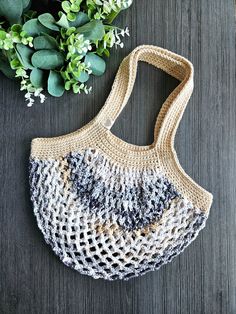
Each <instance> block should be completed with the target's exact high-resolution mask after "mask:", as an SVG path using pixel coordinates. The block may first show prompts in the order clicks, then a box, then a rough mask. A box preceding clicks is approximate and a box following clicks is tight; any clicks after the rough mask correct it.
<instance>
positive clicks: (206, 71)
mask: <svg viewBox="0 0 236 314" xmlns="http://www.w3.org/2000/svg"><path fill="white" fill-rule="evenodd" d="M44 3H46V2H44ZM41 6H42V4H41ZM41 8H42V10H44V7H43V6H42V7H41ZM234 10H235V9H234V2H233V1H232V0H227V1H221V0H209V1H204V0H199V1H191V0H183V1H177V0H166V1H161V0H149V1H138V0H136V1H134V3H133V6H132V7H131V9H130V10H128V11H125V12H123V13H122V15H121V16H120V17H119V18H118V20H117V23H118V24H119V25H120V26H123V25H128V26H129V27H130V32H131V37H130V39H126V40H125V48H124V49H123V50H122V49H121V50H115V49H114V50H113V52H112V56H111V58H110V60H109V61H108V71H107V72H106V74H105V75H104V76H103V77H101V78H96V79H93V80H92V81H91V84H92V85H93V93H92V94H91V95H89V96H83V95H81V96H74V95H71V94H70V95H68V94H66V95H64V96H63V97H62V98H60V99H56V98H51V97H48V99H47V102H46V103H45V104H43V105H41V104H35V105H34V106H33V107H32V108H30V109H29V108H27V107H26V105H25V103H24V100H23V95H22V93H21V92H20V91H19V90H18V85H17V84H16V83H15V82H10V81H8V80H7V79H5V78H3V77H2V76H1V82H0V91H1V96H0V105H1V115H0V143H1V150H0V178H1V189H0V199H1V209H0V230H1V237H0V248H1V258H0V267H1V274H0V313H6V314H8V313H19V314H23V313H27V314H28V313H39V314H44V313H45V314H46V313H70V314H73V313H76V314H77V313H81V314H82V313H86V314H92V313H94V314H95V313H98V314H100V313H101V314H103V313H109V314H113V313H114V314H122V313H124V314H131V313H134V314H146V313H148V314H156V313H163V314H164V313H167V314H169V313H171V314H175V313H181V314H185V313H186V314H189V313H191V314H194V313H196V314H199V313H201V314H202V313H206V314H209V313H214V314H218V313H222V314H226V313H227V314H234V313H236V300H235V293H236V260H235V256H236V246H235V239H236V231H235V230H236V228H235V227H236V226H235V223H236V210H235V204H236V199H235V194H236V193H235V183H236V179H235V178H236V123H235V118H236V106H235V29H234V27H235V25H234V12H235V11H234ZM138 44H155V45H159V46H162V47H164V48H167V49H170V50H172V51H175V52H177V53H180V54H182V55H184V56H185V57H187V58H189V59H190V60H191V61H192V62H193V64H194V67H195V90H194V94H193V96H192V98H191V100H190V103H189V106H188V107H187V110H186V112H185V114H184V117H183V120H182V122H181V125H180V128H179V130H178V134H177V139H176V148H177V152H178V155H179V159H180V161H181V164H182V166H183V167H184V169H185V170H186V172H187V173H188V174H189V175H191V176H192V177H193V178H194V179H195V180H196V181H197V182H198V183H200V184H201V185H202V186H204V187H205V188H207V189H208V190H209V191H211V192H212V193H213V194H214V204H213V207H212V210H211V214H210V217H209V220H208V223H207V226H206V228H205V230H204V231H203V232H201V234H200V235H199V237H198V239H197V240H196V241H195V242H194V243H193V244H192V245H191V246H190V247H189V248H188V249H186V251H185V252H184V253H183V254H182V255H180V256H179V257H177V258H176V259H175V260H174V261H173V262H172V263H171V264H169V265H166V266H164V267H162V268H161V269H160V270H159V271H157V272H153V273H149V274H147V275H145V276H143V277H141V278H136V279H132V280H130V281H128V282H119V281H117V282H106V281H103V280H97V281H95V280H93V279H91V278H88V277H86V276H81V275H79V274H78V273H76V272H75V271H73V270H71V269H68V268H66V267H65V266H64V265H63V264H62V263H61V262H59V260H58V258H57V257H55V256H54V254H53V253H52V251H51V250H50V249H49V247H48V246H47V245H46V244H45V242H44V240H43V238H42V235H41V233H40V231H39V230H38V229H37V226H36V221H35V218H34V216H33V214H32V208H31V204H30V201H29V187H28V178H27V165H28V156H29V149H30V141H31V139H32V138H34V137H37V136H55V135H60V134H64V133H67V132H71V131H73V130H75V129H77V128H79V127H81V126H82V125H84V124H85V123H87V122H88V121H90V120H91V119H92V118H93V117H94V116H95V114H96V113H97V112H98V111H99V109H100V108H101V107H102V105H103V103H104V101H105V99H106V97H107V95H108V93H109V89H110V87H111V84H112V80H113V78H114V75H115V72H116V70H117V68H118V65H119V63H120V61H121V60H122V59H123V57H124V56H125V55H126V54H127V53H128V52H130V51H131V49H133V48H135V47H136V46H137V45H138ZM175 84H176V82H175V80H173V79H171V78H170V77H168V76H167V75H165V74H163V73H161V72H160V71H157V70H155V69H153V68H152V67H150V66H147V65H144V64H141V65H140V67H139V72H138V77H137V82H136V84H135V88H134V91H133V94H132V96H131V99H130V101H129V103H128V105H127V107H126V108H125V110H124V111H123V112H122V114H121V116H120V118H119V119H118V121H117V123H116V124H115V126H114V128H113V132H114V133H115V134H116V135H118V136H120V137H121V138H122V139H124V140H126V141H128V142H132V143H135V144H138V145H144V144H148V143H151V142H152V139H153V134H152V132H153V127H154V123H155V116H156V114H157V113H158V111H159V109H160V106H161V104H162V103H163V101H164V99H165V98H166V97H167V95H168V93H169V92H170V91H171V90H172V89H173V88H174V86H175Z"/></svg>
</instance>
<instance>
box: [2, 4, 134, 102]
mask: <svg viewBox="0 0 236 314" xmlns="http://www.w3.org/2000/svg"><path fill="white" fill-rule="evenodd" d="M131 4H132V0H68V1H61V11H59V12H58V14H57V17H54V16H53V15H52V14H51V13H44V14H41V15H38V14H37V12H34V11H31V10H29V9H30V1H29V0H14V1H13V0H0V16H2V20H1V19H0V71H2V72H3V73H4V74H5V75H6V76H8V77H9V78H15V79H19V80H20V85H21V87H20V89H21V90H23V91H25V92H26V94H25V99H26V101H27V103H28V106H32V104H33V103H34V101H35V100H34V98H35V97H37V98H39V100H40V102H44V100H45V98H46V97H45V95H44V91H45V89H47V91H48V93H49V94H50V95H52V96H55V97H60V96H62V95H63V93H64V92H65V91H68V90H72V91H73V92H74V93H81V92H84V93H86V94H88V93H90V92H91V89H92V87H91V86H90V87H89V86H87V85H86V84H87V81H88V80H89V78H90V76H91V75H95V76H100V75H102V74H103V73H104V72H105V69H106V63H105V60H104V57H109V55H110V49H111V48H112V47H113V46H116V47H121V48H122V47H123V42H122V39H123V37H124V36H126V35H128V36H129V30H128V28H127V27H126V28H124V29H120V28H118V27H116V26H114V25H113V24H112V23H113V20H114V18H115V17H116V16H117V15H118V14H119V13H120V12H121V11H122V10H124V9H127V8H128V7H129V6H130V5H131Z"/></svg>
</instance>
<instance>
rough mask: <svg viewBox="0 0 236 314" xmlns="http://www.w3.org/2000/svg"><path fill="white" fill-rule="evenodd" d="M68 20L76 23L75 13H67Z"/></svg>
mask: <svg viewBox="0 0 236 314" xmlns="http://www.w3.org/2000/svg"><path fill="white" fill-rule="evenodd" d="M67 19H68V20H69V21H71V22H73V21H75V20H76V14H75V13H73V12H69V13H67Z"/></svg>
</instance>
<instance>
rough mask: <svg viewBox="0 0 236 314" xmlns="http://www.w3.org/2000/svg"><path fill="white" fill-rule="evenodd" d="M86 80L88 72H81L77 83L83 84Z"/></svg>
mask: <svg viewBox="0 0 236 314" xmlns="http://www.w3.org/2000/svg"><path fill="white" fill-rule="evenodd" d="M88 79H89V74H88V72H85V71H83V72H81V73H80V76H79V78H78V79H77V80H78V81H79V82H81V83H85V82H87V81H88Z"/></svg>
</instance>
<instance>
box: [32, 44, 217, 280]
mask: <svg viewBox="0 0 236 314" xmlns="http://www.w3.org/2000/svg"><path fill="white" fill-rule="evenodd" d="M139 60H140V61H145V62H147V63H150V64H152V65H154V66H155V67H157V68H159V69H162V70H163V71H165V72H167V73H168V74H170V75H172V76H173V77H175V78H176V79H178V80H179V81H180V84H179V85H178V86H177V87H176V88H175V90H174V91H173V92H172V93H171V94H170V96H169V97H168V98H167V100H166V101H165V103H164V104H163V106H162V108H161V110H160V113H159V115H158V117H157V120H156V125H155V130H154V142H153V144H151V145H148V146H137V145H133V144H128V143H126V142H125V141H123V140H121V139H119V138H118V137H117V136H115V135H114V134H112V132H111V131H110V128H111V127H112V125H113V123H114V122H115V120H116V119H117V117H118V116H119V114H120V112H121V111H122V109H123V108H124V106H125V105H126V103H127V101H128V99H129V96H130V94H131V91H132V88H133V85H134V82H135V77H136V72H137V65H138V61H139ZM192 90H193V66H192V64H191V63H190V62H189V61H188V60H186V59H185V58H183V57H181V56H179V55H177V54H174V53H172V52H170V51H167V50H165V49H162V48H159V47H155V46H139V47H137V48H136V49H135V50H133V52H131V53H130V55H128V56H127V57H126V58H125V59H124V60H123V62H122V63H121V65H120V68H119V70H118V73H117V75H116V78H115V81H114V84H113V86H112V90H111V93H110V95H109V97H108V99H107V101H106V103H105V105H104V107H103V108H102V109H101V111H100V112H99V113H98V115H97V116H96V117H95V118H94V119H93V120H92V121H90V122H89V123H88V124H86V125H85V126H84V127H82V128H81V129H79V130H77V131H75V132H73V133H70V134H68V135H64V136H59V137H53V138H36V139H34V140H33V141H32V146H31V156H30V185H31V199H32V202H33V207H34V213H35V216H36V218H37V222H38V226H39V228H40V230H41V231H42V233H43V235H44V238H45V240H46V242H47V243H48V244H50V246H51V247H52V249H53V251H54V252H55V253H56V254H57V255H58V256H59V257H60V259H61V260H62V261H63V263H65V264H66V265H67V266H70V267H72V268H74V269H75V270H77V271H79V272H80V273H82V274H86V275H90V276H92V277H93V278H104V279H107V280H115V279H125V280H127V279H129V278H131V277H135V276H139V275H142V274H145V273H146V272H148V271H152V270H156V269H158V268H159V267H160V266H162V265H163V264H166V263H167V262H169V261H171V260H172V258H173V257H174V256H176V255H178V254H179V253H180V252H181V251H183V249H184V248H185V247H186V246H187V245H188V244H189V243H190V242H192V241H193V240H194V239H195V238H196V236H197V235H198V233H199V231H200V230H201V229H202V228H203V227H204V225H205V222H206V219H207V217H208V214H209V209H210V207H211V203H212V195H211V194H210V193H209V192H207V191H206V190H204V189H203V188H201V187H200V186H199V185H198V184H196V183H195V182H194V181H193V180H192V179H191V178H190V177H189V176H188V175H187V174H186V173H185V172H184V170H183V169H182V168H181V166H180V164H179V161H178V159H177V156H176V152H175V149H174V138H175V133H176V129H177V126H178V124H179V122H180V120H181V117H182V115H183V112H184V109H185V107H186V105H187V103H188V100H189V98H190V96H191V93H192Z"/></svg>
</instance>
